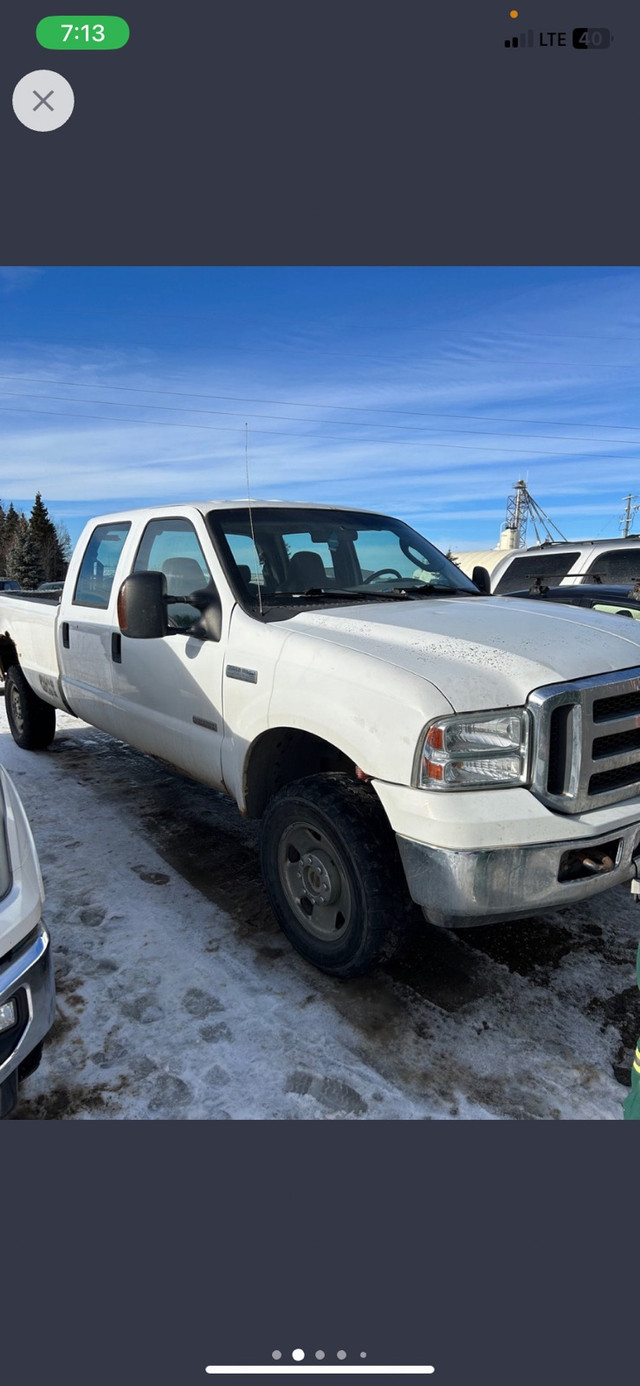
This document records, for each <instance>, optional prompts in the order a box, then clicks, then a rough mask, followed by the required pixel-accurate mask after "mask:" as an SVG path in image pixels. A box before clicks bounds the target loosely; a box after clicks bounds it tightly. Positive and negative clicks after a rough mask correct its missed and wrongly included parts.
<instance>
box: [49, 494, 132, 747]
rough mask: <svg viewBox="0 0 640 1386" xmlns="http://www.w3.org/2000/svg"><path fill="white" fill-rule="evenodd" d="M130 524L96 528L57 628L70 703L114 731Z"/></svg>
mask: <svg viewBox="0 0 640 1386" xmlns="http://www.w3.org/2000/svg"><path fill="white" fill-rule="evenodd" d="M130 529H131V525H130V523H129V521H128V520H121V521H114V523H113V524H103V525H97V526H96V528H95V529H94V530H93V533H92V534H91V536H90V538H89V541H88V543H87V547H86V549H85V552H84V556H83V559H82V563H81V565H80V570H79V573H78V576H77V578H76V584H75V588H74V590H73V593H72V596H71V601H70V603H69V604H66V603H65V606H64V608H62V607H61V610H60V618H61V619H60V620H59V622H58V628H57V639H58V651H57V653H58V664H59V667H60V671H61V674H62V687H63V691H64V694H65V697H66V698H67V701H68V703H69V706H70V707H71V709H72V710H73V712H75V713H76V715H77V716H78V717H82V718H83V720H84V721H85V722H91V723H92V724H93V725H94V726H96V727H102V728H103V729H104V730H105V731H110V730H111V700H112V693H113V681H112V667H113V666H112V658H111V635H112V631H113V629H114V622H115V604H116V598H117V584H115V575H116V568H117V566H118V563H119V560H120V557H121V554H122V551H123V549H124V546H125V544H126V541H127V539H128V536H129V532H130Z"/></svg>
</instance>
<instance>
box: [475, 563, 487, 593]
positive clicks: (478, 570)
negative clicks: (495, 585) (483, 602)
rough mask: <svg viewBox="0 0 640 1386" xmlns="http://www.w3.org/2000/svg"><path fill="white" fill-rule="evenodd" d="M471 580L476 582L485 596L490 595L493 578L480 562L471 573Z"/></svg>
mask: <svg viewBox="0 0 640 1386" xmlns="http://www.w3.org/2000/svg"><path fill="white" fill-rule="evenodd" d="M471 581H472V582H473V583H474V584H475V586H476V587H477V589H478V591H479V592H482V594H483V596H485V597H488V596H489V595H490V593H491V578H490V577H489V574H488V572H487V569H486V568H482V567H480V564H476V566H475V568H474V570H473V572H472V574H471Z"/></svg>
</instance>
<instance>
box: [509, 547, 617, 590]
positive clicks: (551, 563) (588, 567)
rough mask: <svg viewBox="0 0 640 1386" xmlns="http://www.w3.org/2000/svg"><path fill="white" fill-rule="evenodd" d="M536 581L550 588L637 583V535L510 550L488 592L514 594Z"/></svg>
mask: <svg viewBox="0 0 640 1386" xmlns="http://www.w3.org/2000/svg"><path fill="white" fill-rule="evenodd" d="M536 578H540V580H541V581H542V582H544V583H547V584H548V585H549V586H553V587H558V586H563V587H564V586H569V585H571V584H574V583H585V582H586V583H589V582H602V583H609V584H611V583H613V584H616V585H617V584H618V583H627V584H628V585H629V586H631V585H632V584H633V583H634V582H637V581H638V580H639V579H640V535H637V534H635V535H634V534H630V535H628V536H627V538H626V539H620V538H618V539H576V540H571V541H569V540H567V542H566V543H555V542H551V541H547V542H546V543H544V544H533V545H531V546H530V547H529V548H526V549H513V550H512V551H511V552H510V553H507V554H505V555H504V557H503V558H501V559H500V562H499V563H496V565H495V567H494V568H493V570H492V572H491V574H490V590H491V592H492V593H495V594H499V595H503V594H504V593H506V592H517V591H519V590H520V589H521V588H528V587H530V586H531V585H532V583H534V582H535V581H536Z"/></svg>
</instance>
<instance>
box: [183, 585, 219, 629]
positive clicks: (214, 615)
mask: <svg viewBox="0 0 640 1386" xmlns="http://www.w3.org/2000/svg"><path fill="white" fill-rule="evenodd" d="M183 601H185V602H188V603H189V606H195V607H196V609H197V610H198V611H199V612H200V620H199V621H196V624H195V625H194V626H191V629H190V630H189V635H193V636H195V638H196V640H216V641H218V640H220V638H221V636H222V603H221V601H220V597H219V596H218V593H217V592H216V589H215V587H213V585H212V586H211V587H201V588H199V589H198V591H197V592H190V593H189V596H188V597H184V598H183Z"/></svg>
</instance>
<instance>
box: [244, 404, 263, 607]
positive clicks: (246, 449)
mask: <svg viewBox="0 0 640 1386" xmlns="http://www.w3.org/2000/svg"><path fill="white" fill-rule="evenodd" d="M244 465H245V471H246V473H247V505H248V507H249V526H250V529H251V540H252V543H253V551H254V553H255V556H256V578H257V582H258V606H259V608H260V615H261V616H262V564H261V562H260V555H259V553H258V548H257V544H256V536H255V533H254V529H253V513H252V510H251V487H250V485H249V425H248V423H245V426H244Z"/></svg>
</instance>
